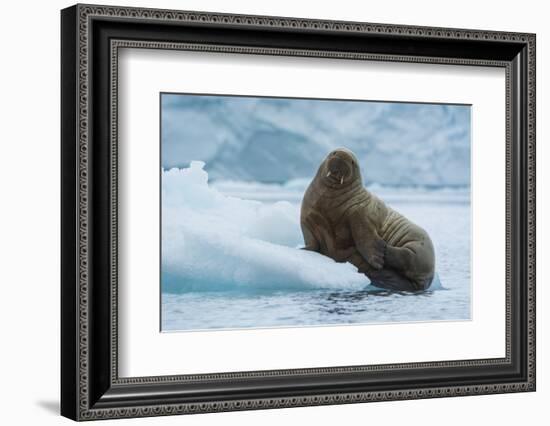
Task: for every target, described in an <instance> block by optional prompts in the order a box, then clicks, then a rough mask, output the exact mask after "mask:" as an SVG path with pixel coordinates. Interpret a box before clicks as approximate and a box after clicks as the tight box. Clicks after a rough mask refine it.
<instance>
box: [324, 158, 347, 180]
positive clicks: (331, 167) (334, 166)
mask: <svg viewBox="0 0 550 426" xmlns="http://www.w3.org/2000/svg"><path fill="white" fill-rule="evenodd" d="M327 169H328V173H327V174H329V176H328V177H332V179H333V180H335V181H338V182H339V181H344V180H345V179H346V178H347V177H348V176H349V175H350V172H351V169H350V167H349V166H348V164H347V163H346V161H345V160H343V159H341V158H339V157H332V158H330V159H329V160H328V164H327Z"/></svg>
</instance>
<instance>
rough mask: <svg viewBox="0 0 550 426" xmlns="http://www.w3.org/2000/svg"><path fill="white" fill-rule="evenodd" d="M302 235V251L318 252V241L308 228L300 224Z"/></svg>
mask: <svg viewBox="0 0 550 426" xmlns="http://www.w3.org/2000/svg"><path fill="white" fill-rule="evenodd" d="M302 234H303V235H304V243H305V247H303V250H309V251H316V252H319V249H320V246H319V241H318V240H317V238H315V236H314V235H313V232H311V230H310V229H309V228H308V226H307V225H306V224H304V223H302Z"/></svg>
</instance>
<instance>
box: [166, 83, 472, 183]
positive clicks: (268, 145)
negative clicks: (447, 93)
mask: <svg viewBox="0 0 550 426" xmlns="http://www.w3.org/2000/svg"><path fill="white" fill-rule="evenodd" d="M161 102H162V112H161V129H162V134H161V137H162V160H161V161H162V166H163V167H164V168H165V169H170V168H173V167H178V168H183V167H188V166H189V164H190V159H198V160H202V161H205V162H206V164H207V165H206V171H207V172H208V173H209V175H210V179H211V180H212V181H213V182H215V181H219V180H224V181H227V180H235V181H252V182H265V183H270V182H271V183H285V182H289V181H292V180H300V179H305V178H308V177H311V176H312V175H314V173H315V171H316V169H317V167H318V165H319V163H320V162H321V160H322V159H323V157H324V156H325V155H326V154H327V153H328V152H329V151H331V150H332V149H334V148H336V147H339V146H346V147H347V148H349V149H351V150H352V151H354V152H355V153H356V154H357V157H358V158H359V161H360V163H361V166H362V172H363V177H364V179H365V181H366V183H368V184H373V183H377V184H381V185H391V186H411V185H421V186H426V187H460V186H465V187H467V186H469V185H470V119H471V117H470V115H471V111H470V106H468V105H447V104H418V103H395V102H393V103H392V102H366V101H335V100H330V101H328V100H314V99H288V98H260V97H237V96H210V95H184V94H162V97H161ZM189 123H192V125H190V124H189Z"/></svg>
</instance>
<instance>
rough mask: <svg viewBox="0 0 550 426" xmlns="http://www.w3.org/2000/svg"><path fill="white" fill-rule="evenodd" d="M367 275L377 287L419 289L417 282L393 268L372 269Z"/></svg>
mask: <svg viewBox="0 0 550 426" xmlns="http://www.w3.org/2000/svg"><path fill="white" fill-rule="evenodd" d="M367 276H368V277H369V279H370V280H371V283H372V284H373V285H375V286H376V287H379V288H383V289H386V290H392V291H418V290H423V288H419V287H418V285H417V284H416V283H414V282H413V281H411V280H410V279H408V278H407V277H405V276H404V275H402V274H400V273H399V272H397V271H395V270H393V269H387V268H385V269H381V270H379V271H370V272H369V273H368V274H367Z"/></svg>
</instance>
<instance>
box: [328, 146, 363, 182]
mask: <svg viewBox="0 0 550 426" xmlns="http://www.w3.org/2000/svg"><path fill="white" fill-rule="evenodd" d="M319 173H320V178H321V180H322V182H323V183H324V184H325V185H326V186H328V187H330V188H335V189H339V188H344V187H347V186H349V185H351V184H352V183H355V182H357V181H359V182H361V171H360V170H359V163H358V162H357V157H355V154H354V153H353V152H351V151H350V150H349V149H347V148H337V149H335V150H334V151H332V152H331V153H330V154H329V155H327V157H326V158H325V160H324V161H323V163H322V164H321V167H320V168H319Z"/></svg>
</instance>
